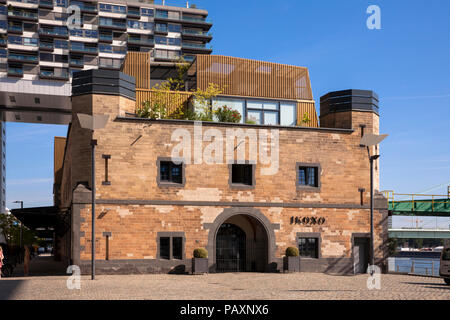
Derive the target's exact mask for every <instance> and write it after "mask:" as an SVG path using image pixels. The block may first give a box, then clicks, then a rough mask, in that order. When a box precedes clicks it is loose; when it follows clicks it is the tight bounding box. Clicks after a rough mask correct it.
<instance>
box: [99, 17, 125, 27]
mask: <svg viewBox="0 0 450 320" xmlns="http://www.w3.org/2000/svg"><path fill="white" fill-rule="evenodd" d="M99 24H100V26H103V27H117V28H126V27H127V25H126V23H125V22H119V21H112V20H107V19H102V18H100V21H99Z"/></svg>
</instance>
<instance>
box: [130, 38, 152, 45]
mask: <svg viewBox="0 0 450 320" xmlns="http://www.w3.org/2000/svg"><path fill="white" fill-rule="evenodd" d="M128 43H135V44H143V45H154V44H155V41H154V40H153V39H138V38H128Z"/></svg>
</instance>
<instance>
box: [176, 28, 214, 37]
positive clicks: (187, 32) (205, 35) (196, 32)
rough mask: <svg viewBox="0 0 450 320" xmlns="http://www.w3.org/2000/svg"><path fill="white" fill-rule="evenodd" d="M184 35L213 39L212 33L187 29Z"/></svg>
mask: <svg viewBox="0 0 450 320" xmlns="http://www.w3.org/2000/svg"><path fill="white" fill-rule="evenodd" d="M183 34H186V35H193V36H203V37H212V34H211V33H209V32H207V31H200V30H189V29H185V30H183Z"/></svg>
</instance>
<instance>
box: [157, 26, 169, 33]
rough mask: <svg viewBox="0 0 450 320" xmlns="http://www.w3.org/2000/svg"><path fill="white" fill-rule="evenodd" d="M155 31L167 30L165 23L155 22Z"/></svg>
mask: <svg viewBox="0 0 450 320" xmlns="http://www.w3.org/2000/svg"><path fill="white" fill-rule="evenodd" d="M155 31H157V32H168V31H169V30H168V28H167V25H161V24H156V26H155Z"/></svg>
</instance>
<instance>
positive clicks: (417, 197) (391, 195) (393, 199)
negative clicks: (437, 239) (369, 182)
mask: <svg viewBox="0 0 450 320" xmlns="http://www.w3.org/2000/svg"><path fill="white" fill-rule="evenodd" d="M382 193H383V194H384V196H385V198H386V199H387V201H388V203H390V204H391V206H392V210H395V209H396V204H397V206H398V205H399V204H408V203H409V204H410V206H411V209H410V211H416V209H417V207H418V205H420V204H431V211H432V212H434V211H435V209H436V207H437V206H438V205H440V204H443V205H444V206H445V207H447V206H448V207H449V208H450V187H448V189H447V194H446V195H436V194H412V193H395V192H394V191H393V190H385V191H382ZM423 198H426V199H423ZM445 198H446V199H445Z"/></svg>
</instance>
